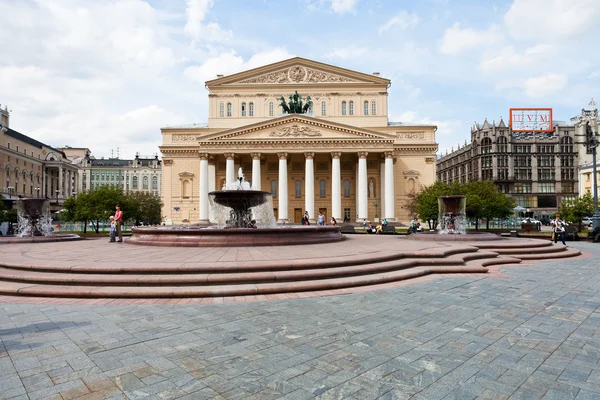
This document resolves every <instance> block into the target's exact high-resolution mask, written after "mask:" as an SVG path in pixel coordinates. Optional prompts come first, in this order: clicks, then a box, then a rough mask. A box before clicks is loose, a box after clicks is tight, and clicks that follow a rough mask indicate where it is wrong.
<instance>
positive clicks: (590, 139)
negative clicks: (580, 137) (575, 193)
mask: <svg viewBox="0 0 600 400" xmlns="http://www.w3.org/2000/svg"><path fill="white" fill-rule="evenodd" d="M588 105H589V106H590V109H589V110H586V109H582V110H581V115H579V116H577V117H575V118H573V119H572V120H575V121H578V122H579V125H580V126H584V127H585V134H586V144H587V145H588V148H589V149H590V150H592V179H593V183H592V185H593V186H592V187H593V191H594V196H593V197H594V215H593V216H592V229H596V228H600V214H599V213H598V177H597V176H596V173H597V172H596V171H597V166H596V147H598V140H597V139H596V134H597V133H598V109H597V108H595V106H596V102H595V101H594V99H592V100H591V101H590V102H589V104H588Z"/></svg>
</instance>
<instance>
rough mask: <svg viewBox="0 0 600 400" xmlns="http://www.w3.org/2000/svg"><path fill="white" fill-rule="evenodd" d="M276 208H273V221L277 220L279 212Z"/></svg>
mask: <svg viewBox="0 0 600 400" xmlns="http://www.w3.org/2000/svg"><path fill="white" fill-rule="evenodd" d="M278 212H279V211H278V210H277V209H276V208H274V209H273V215H274V216H275V221H279V214H278Z"/></svg>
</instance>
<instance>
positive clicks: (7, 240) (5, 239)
mask: <svg viewBox="0 0 600 400" xmlns="http://www.w3.org/2000/svg"><path fill="white" fill-rule="evenodd" d="M83 239H84V238H82V237H81V236H79V235H75V234H70V233H58V234H52V235H48V236H22V237H19V236H0V244H17V243H19V244H21V243H49V242H65V241H69V240H83Z"/></svg>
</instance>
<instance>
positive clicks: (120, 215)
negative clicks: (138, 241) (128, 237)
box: [115, 204, 123, 243]
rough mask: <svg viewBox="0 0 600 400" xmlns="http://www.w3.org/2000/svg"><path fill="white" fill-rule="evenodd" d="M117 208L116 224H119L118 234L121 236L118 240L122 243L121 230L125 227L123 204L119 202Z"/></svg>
mask: <svg viewBox="0 0 600 400" xmlns="http://www.w3.org/2000/svg"><path fill="white" fill-rule="evenodd" d="M115 209H116V212H115V224H116V226H117V236H118V237H119V240H117V242H119V243H121V242H123V233H122V232H121V231H122V227H123V211H121V206H120V205H118V204H117V205H116V206H115Z"/></svg>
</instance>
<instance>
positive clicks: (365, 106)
mask: <svg viewBox="0 0 600 400" xmlns="http://www.w3.org/2000/svg"><path fill="white" fill-rule="evenodd" d="M363 113H364V114H365V115H369V102H368V101H365V104H364V110H363Z"/></svg>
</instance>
